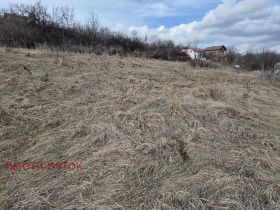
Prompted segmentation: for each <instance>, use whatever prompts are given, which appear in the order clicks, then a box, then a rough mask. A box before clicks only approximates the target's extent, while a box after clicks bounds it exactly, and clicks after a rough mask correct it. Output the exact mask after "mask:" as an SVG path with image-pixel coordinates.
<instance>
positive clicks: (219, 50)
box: [204, 45, 227, 56]
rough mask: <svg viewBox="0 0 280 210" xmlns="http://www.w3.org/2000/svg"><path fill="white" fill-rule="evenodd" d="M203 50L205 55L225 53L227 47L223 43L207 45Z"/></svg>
mask: <svg viewBox="0 0 280 210" xmlns="http://www.w3.org/2000/svg"><path fill="white" fill-rule="evenodd" d="M204 51H205V55H206V56H211V55H225V52H226V51H227V48H226V47H225V46H224V45H221V46H212V47H207V48H206V49H205V50H204Z"/></svg>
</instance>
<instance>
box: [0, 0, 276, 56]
mask: <svg viewBox="0 0 280 210" xmlns="http://www.w3.org/2000/svg"><path fill="white" fill-rule="evenodd" d="M34 2H36V0H8V1H3V0H2V1H1V2H0V8H8V7H9V3H34ZM41 2H42V3H43V4H44V5H46V6H48V8H50V9H51V8H52V7H53V6H69V7H70V8H74V10H75V18H76V19H77V20H78V21H80V22H81V23H84V22H86V20H87V17H88V16H89V13H90V12H91V11H93V12H94V13H95V14H96V15H97V16H98V18H99V20H100V22H101V25H102V26H107V27H109V28H110V29H111V30H115V31H120V32H123V33H127V34H131V32H132V31H133V30H136V31H137V32H138V35H139V36H140V37H144V36H146V35H147V36H148V37H153V36H154V35H156V36H158V37H160V38H163V39H171V40H173V41H175V43H177V44H183V45H187V44H188V43H191V44H192V43H193V42H194V39H197V40H198V43H199V45H198V47H201V48H204V47H206V46H212V45H225V46H229V45H233V46H235V47H236V48H237V49H239V51H240V52H244V51H245V50H247V49H255V50H259V49H261V48H264V47H265V48H270V49H272V50H277V51H278V52H280V0H203V1H199V0H92V1H90V0H67V1H62V0H41Z"/></svg>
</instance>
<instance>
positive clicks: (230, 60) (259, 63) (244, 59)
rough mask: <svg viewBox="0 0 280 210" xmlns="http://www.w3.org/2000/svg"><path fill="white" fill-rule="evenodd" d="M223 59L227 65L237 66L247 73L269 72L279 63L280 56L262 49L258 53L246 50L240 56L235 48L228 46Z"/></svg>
mask: <svg viewBox="0 0 280 210" xmlns="http://www.w3.org/2000/svg"><path fill="white" fill-rule="evenodd" d="M225 58H226V60H225V61H226V63H227V64H229V65H234V64H238V65H240V66H241V68H242V69H245V70H248V71H253V70H263V71H271V70H273V68H274V65H275V64H276V63H277V62H279V61H280V54H279V53H277V52H275V51H271V50H269V49H265V48H264V49H262V50H260V51H253V50H248V51H246V52H245V53H244V54H242V55H241V54H239V53H238V50H237V49H236V48H235V47H233V46H230V47H228V50H227V54H226V56H225Z"/></svg>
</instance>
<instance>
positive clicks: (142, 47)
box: [0, 1, 189, 61]
mask: <svg viewBox="0 0 280 210" xmlns="http://www.w3.org/2000/svg"><path fill="white" fill-rule="evenodd" d="M35 43H36V44H37V45H40V46H41V47H48V48H54V47H55V48H57V49H59V50H63V51H68V52H79V53H95V54H97V55H100V54H102V53H109V54H110V55H114V54H119V55H121V56H126V55H133V56H141V57H144V56H145V57H148V58H155V59H162V60H170V61H174V60H181V61H186V60H188V58H189V57H188V56H187V55H186V54H182V53H179V52H180V48H179V47H178V46H176V45H175V44H174V42H173V41H171V40H161V39H159V38H156V37H155V38H154V39H153V40H152V41H149V42H148V37H144V38H140V37H138V36H137V32H133V33H132V36H128V35H125V34H121V33H116V32H112V31H110V30H109V29H108V28H106V27H102V26H101V24H100V22H99V19H98V18H97V16H96V15H95V14H94V13H93V12H92V13H90V14H89V18H88V21H87V23H86V24H84V25H82V24H79V23H77V22H76V21H75V19H74V10H73V9H69V8H68V7H54V8H53V9H52V12H49V10H48V8H47V6H45V5H43V4H42V3H41V2H40V1H38V2H36V3H35V4H31V5H30V4H12V5H11V6H10V9H9V10H6V11H5V10H2V14H1V16H0V44H1V45H2V46H6V47H28V48H31V47H32V48H33V46H34V44H35ZM34 47H35V46H34Z"/></svg>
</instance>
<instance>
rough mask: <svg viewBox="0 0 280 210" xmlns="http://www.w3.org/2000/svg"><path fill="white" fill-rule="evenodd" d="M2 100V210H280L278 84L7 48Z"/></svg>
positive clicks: (223, 72) (227, 71)
mask: <svg viewBox="0 0 280 210" xmlns="http://www.w3.org/2000/svg"><path fill="white" fill-rule="evenodd" d="M24 67H25V68H24ZM28 70H30V71H28ZM30 72H31V73H30ZM0 102H1V104H0V160H1V166H0V167H1V168H0V172H1V174H0V209H1V207H2V209H40V210H41V209H68V210H70V209H72V210H74V209H96V210H140V209H141V210H144V209H147V210H150V209H153V210H157V209H160V210H188V209H193V210H195V209H201V210H202V209H205V210H206V209H208V210H210V209H212V210H216V209H221V210H227V209H251V210H256V209H259V210H263V209H273V210H274V209H275V210H276V209H280V80H279V78H277V77H270V78H268V77H264V76H259V75H256V74H254V73H252V72H242V71H240V70H238V71H237V70H234V69H231V68H229V67H226V66H222V65H220V66H219V67H218V68H216V69H215V68H213V69H207V68H204V69H200V68H196V69H194V68H192V67H191V66H190V65H189V64H188V63H184V62H182V63H179V62H167V61H158V60H147V59H142V58H131V57H125V58H121V57H118V56H107V55H102V56H96V55H89V54H83V55H82V54H71V53H62V52H59V53H58V54H57V53H56V52H51V51H49V50H34V51H30V53H28V51H27V50H24V49H5V48H0ZM11 161H13V162H24V161H27V162H43V163H48V162H59V161H62V162H63V161H67V162H71V161H75V162H83V170H78V171H71V170H46V169H45V168H44V170H6V168H5V166H6V163H7V162H11Z"/></svg>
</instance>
